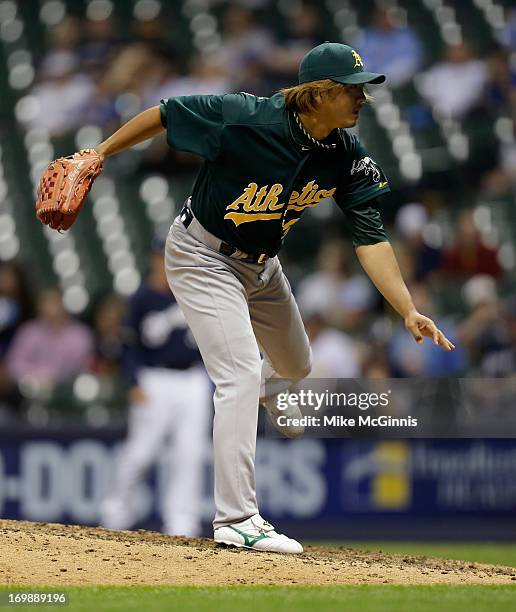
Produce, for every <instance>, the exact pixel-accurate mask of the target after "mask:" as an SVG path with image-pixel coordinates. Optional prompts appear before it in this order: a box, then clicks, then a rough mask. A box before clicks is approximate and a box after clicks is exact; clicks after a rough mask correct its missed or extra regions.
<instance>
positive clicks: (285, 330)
mask: <svg viewBox="0 0 516 612" xmlns="http://www.w3.org/2000/svg"><path fill="white" fill-rule="evenodd" d="M219 246H220V240H218V239H217V238H216V237H215V236H213V235H212V234H209V233H208V232H207V231H206V230H204V228H203V227H202V226H201V224H200V223H199V222H198V221H197V220H196V219H195V218H194V219H193V221H192V222H191V224H190V225H189V227H188V229H185V227H184V225H183V223H182V222H181V220H180V219H179V217H178V218H177V219H176V220H175V221H174V223H173V225H172V227H171V228H170V232H169V235H168V238H167V243H166V247H165V267H166V272H167V278H168V282H169V285H170V288H171V290H172V291H173V293H174V296H175V298H176V300H177V302H178V304H179V306H180V307H181V309H182V310H183V313H184V315H185V318H186V320H187V322H188V325H189V326H190V329H191V330H192V333H193V335H194V337H195V340H196V342H197V344H198V346H199V350H200V352H201V355H202V358H203V361H204V365H205V366H206V369H207V371H208V374H209V376H210V378H211V379H212V381H213V383H214V384H215V395H214V406H215V417H214V422H213V449H214V470H215V507H216V514H215V520H214V522H213V526H214V528H217V527H222V526H224V525H230V524H233V523H236V522H239V521H242V520H245V519H247V518H249V517H250V516H252V515H254V514H256V513H258V506H257V502H256V485H255V468H254V459H255V450H256V428H257V420H258V399H259V397H260V385H261V383H262V382H263V381H262V360H261V357H260V350H261V351H262V353H263V354H264V356H265V359H264V361H263V369H264V373H266V375H267V377H275V378H278V377H280V378H284V379H291V380H299V379H301V378H304V377H305V376H307V375H308V374H309V372H310V367H311V351H310V345H309V342H308V337H307V335H306V332H305V329H304V326H303V322H302V320H301V316H300V314H299V310H298V308H297V304H296V302H295V300H294V297H293V295H292V291H291V289H290V285H289V283H288V281H287V279H286V277H285V275H284V274H283V271H282V269H281V265H280V263H279V260H278V258H277V257H274V258H271V259H269V260H267V261H266V262H265V263H263V264H250V263H244V262H242V261H240V260H239V259H238V258H235V257H234V256H233V257H228V256H226V255H223V254H222V253H219V252H218V248H219ZM237 255H238V254H237ZM286 386H288V385H286ZM262 389H263V385H262ZM185 460H187V458H185Z"/></svg>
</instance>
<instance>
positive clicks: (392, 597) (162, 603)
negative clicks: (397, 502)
mask: <svg viewBox="0 0 516 612" xmlns="http://www.w3.org/2000/svg"><path fill="white" fill-rule="evenodd" d="M53 590H56V589H53ZM67 592H68V593H69V594H70V605H68V606H66V607H59V608H54V609H62V610H63V611H65V610H69V611H73V612H92V611H95V612H112V611H113V612H115V611H117V612H118V611H120V612H122V611H124V612H125V611H131V610H135V611H136V610H137V611H145V612H147V611H149V612H165V611H168V610H180V611H181V612H190V611H191V612H215V611H217V612H218V611H219V610H220V611H222V610H223V611H224V612H241V611H242V610H245V611H246V612H247V611H248V612H275V611H276V610H277V611H280V610H281V611H283V610H288V611H292V612H314V610H317V611H319V610H321V611H323V612H326V611H328V612H330V611H331V612H334V611H337V610H346V612H353V611H355V610H356V611H357V612H373V611H374V612H376V611H380V610H381V612H390V611H392V612H402V611H406V612H413V611H415V610H417V612H437V611H438V612H459V611H462V610H464V611H467V612H485V611H486V610H489V612H497V611H498V610H500V611H502V610H503V611H504V612H506V611H507V610H511V609H514V604H515V601H516V587H511V586H478V585H473V586H469V587H467V586H387V585H385V586H382V585H380V586H371V585H364V586H341V587H327V588H325V587H228V588H219V587H213V588H192V587H96V588H69V589H67ZM38 607H39V608H40V609H41V606H38ZM15 608H16V609H17V610H19V611H21V610H26V611H30V610H34V609H35V607H34V606H33V607H32V608H29V607H25V606H23V607H21V606H16V607H15ZM46 609H49V608H48V607H46Z"/></svg>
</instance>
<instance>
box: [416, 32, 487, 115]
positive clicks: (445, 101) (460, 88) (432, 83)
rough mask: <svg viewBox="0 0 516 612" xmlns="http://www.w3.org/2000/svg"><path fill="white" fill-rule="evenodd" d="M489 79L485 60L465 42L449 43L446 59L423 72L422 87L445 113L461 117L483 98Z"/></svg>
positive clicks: (426, 94)
mask: <svg viewBox="0 0 516 612" xmlns="http://www.w3.org/2000/svg"><path fill="white" fill-rule="evenodd" d="M486 80H487V70H486V64H485V62H484V61H483V60H480V59H478V58H477V57H475V56H474V54H473V51H472V50H471V47H470V46H469V44H467V43H466V42H462V43H459V44H457V45H449V46H447V47H446V49H445V51H444V58H443V61H441V62H438V63H437V64H434V66H432V67H431V68H430V70H428V72H426V73H425V74H424V75H422V78H421V82H420V85H419V89H420V93H421V95H422V96H423V97H424V98H425V100H426V101H427V102H428V104H430V105H431V106H432V107H433V108H434V109H436V110H437V111H438V112H439V113H440V115H441V116H443V117H451V118H454V119H461V118H462V117H464V116H466V115H467V114H468V112H469V111H471V110H473V109H474V108H475V106H477V105H478V104H479V103H480V102H481V100H482V96H483V93H484V89H485V85H486Z"/></svg>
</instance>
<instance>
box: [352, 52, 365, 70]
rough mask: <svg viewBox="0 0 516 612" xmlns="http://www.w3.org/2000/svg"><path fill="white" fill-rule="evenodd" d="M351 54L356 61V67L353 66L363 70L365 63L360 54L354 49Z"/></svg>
mask: <svg viewBox="0 0 516 612" xmlns="http://www.w3.org/2000/svg"><path fill="white" fill-rule="evenodd" d="M351 54H352V55H353V59H354V60H355V65H354V66H353V68H363V67H364V62H363V61H362V58H361V57H360V55H358V53H357V52H356V51H355V50H354V49H351Z"/></svg>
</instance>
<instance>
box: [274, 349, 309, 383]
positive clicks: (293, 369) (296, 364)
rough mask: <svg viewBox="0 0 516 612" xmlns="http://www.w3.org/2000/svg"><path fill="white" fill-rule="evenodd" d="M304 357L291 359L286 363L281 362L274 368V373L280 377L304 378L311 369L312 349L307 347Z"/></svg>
mask: <svg viewBox="0 0 516 612" xmlns="http://www.w3.org/2000/svg"><path fill="white" fill-rule="evenodd" d="M304 357H305V358H304V359H303V360H299V359H293V360H292V361H289V362H288V363H284V364H281V366H280V367H279V368H275V370H276V373H277V374H278V375H279V376H281V377H282V378H291V379H293V380H301V379H302V378H306V377H307V376H308V375H309V374H310V372H311V371H312V350H311V349H308V351H307V353H306V354H305V356H304Z"/></svg>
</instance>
